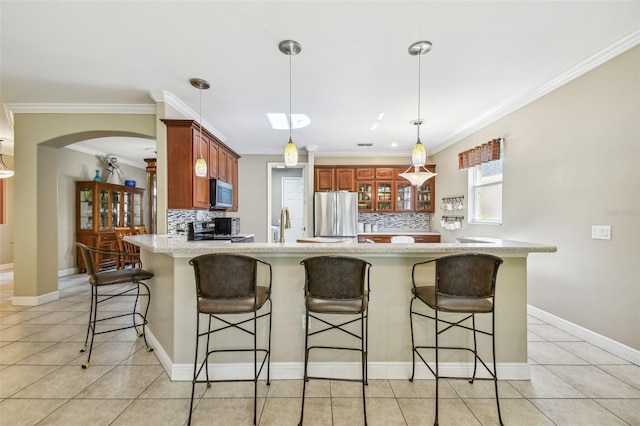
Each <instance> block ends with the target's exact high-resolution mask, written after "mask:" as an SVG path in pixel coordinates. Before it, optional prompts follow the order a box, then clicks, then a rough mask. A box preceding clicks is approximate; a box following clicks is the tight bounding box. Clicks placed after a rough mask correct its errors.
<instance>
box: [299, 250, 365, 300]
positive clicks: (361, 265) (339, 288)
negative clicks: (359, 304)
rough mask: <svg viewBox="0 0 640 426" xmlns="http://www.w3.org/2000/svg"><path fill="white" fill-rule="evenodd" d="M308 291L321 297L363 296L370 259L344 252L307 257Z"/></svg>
mask: <svg viewBox="0 0 640 426" xmlns="http://www.w3.org/2000/svg"><path fill="white" fill-rule="evenodd" d="M301 263H302V264H303V265H304V267H305V275H306V280H305V294H306V295H309V296H311V297H316V298H320V299H360V298H362V297H363V296H364V292H365V288H364V286H365V284H367V285H368V283H366V278H367V265H369V264H368V263H367V262H366V261H364V260H361V259H356V258H352V257H344V256H317V257H310V258H307V259H304V260H303V261H302V262H301Z"/></svg>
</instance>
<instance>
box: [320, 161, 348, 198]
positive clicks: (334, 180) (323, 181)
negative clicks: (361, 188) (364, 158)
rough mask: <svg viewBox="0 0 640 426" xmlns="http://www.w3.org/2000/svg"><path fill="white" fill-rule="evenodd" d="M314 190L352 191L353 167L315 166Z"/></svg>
mask: <svg viewBox="0 0 640 426" xmlns="http://www.w3.org/2000/svg"><path fill="white" fill-rule="evenodd" d="M314 187H315V191H316V192H323V191H350V192H352V191H354V190H355V187H356V184H355V169H354V168H353V167H334V166H317V167H316V168H315V185H314Z"/></svg>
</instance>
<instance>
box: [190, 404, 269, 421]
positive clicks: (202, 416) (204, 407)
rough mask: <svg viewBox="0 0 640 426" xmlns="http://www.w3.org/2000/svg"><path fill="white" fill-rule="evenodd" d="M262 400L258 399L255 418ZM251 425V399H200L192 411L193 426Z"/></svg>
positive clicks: (261, 405) (258, 416) (260, 408)
mask: <svg viewBox="0 0 640 426" xmlns="http://www.w3.org/2000/svg"><path fill="white" fill-rule="evenodd" d="M264 401H265V399H264V398H258V401H257V405H258V409H257V418H258V422H259V421H260V414H261V413H262V408H263V406H264ZM252 423H253V398H228V399H220V398H211V399H201V400H200V401H199V402H198V405H197V406H196V407H195V408H194V410H193V418H192V421H191V424H192V425H193V426H198V425H207V426H211V425H214V426H246V425H250V424H252Z"/></svg>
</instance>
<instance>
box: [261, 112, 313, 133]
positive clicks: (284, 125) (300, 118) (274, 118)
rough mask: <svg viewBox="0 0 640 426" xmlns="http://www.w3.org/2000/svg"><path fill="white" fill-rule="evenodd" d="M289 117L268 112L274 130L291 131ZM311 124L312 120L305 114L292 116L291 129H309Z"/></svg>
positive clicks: (280, 113)
mask: <svg viewBox="0 0 640 426" xmlns="http://www.w3.org/2000/svg"><path fill="white" fill-rule="evenodd" d="M287 115H288V114H285V113H282V112H268V113H267V118H268V119H269V123H271V128H272V129H274V130H289V121H288V119H287ZM309 123H311V119H310V118H309V117H307V116H306V115H305V114H291V128H292V129H301V128H303V127H307V126H308V125H309Z"/></svg>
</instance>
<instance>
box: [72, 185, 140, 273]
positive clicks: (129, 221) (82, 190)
mask: <svg viewBox="0 0 640 426" xmlns="http://www.w3.org/2000/svg"><path fill="white" fill-rule="evenodd" d="M143 195H144V189H142V188H133V187H130V186H124V185H115V184H112V183H106V182H95V181H80V182H76V240H77V241H78V242H81V243H83V244H86V245H88V246H90V247H97V248H101V249H104V250H111V251H117V249H118V242H117V239H116V229H117V228H120V229H121V228H130V229H138V230H144V214H143V204H142V197H143ZM76 257H77V265H78V267H79V268H80V269H81V270H84V269H85V265H84V260H83V259H82V256H81V255H80V253H79V252H78V253H77V256H76ZM117 260H118V259H117V258H116V257H115V256H107V255H104V256H98V257H97V258H96V259H95V261H96V264H97V265H100V268H101V269H102V268H109V267H114V266H116V263H117Z"/></svg>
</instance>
